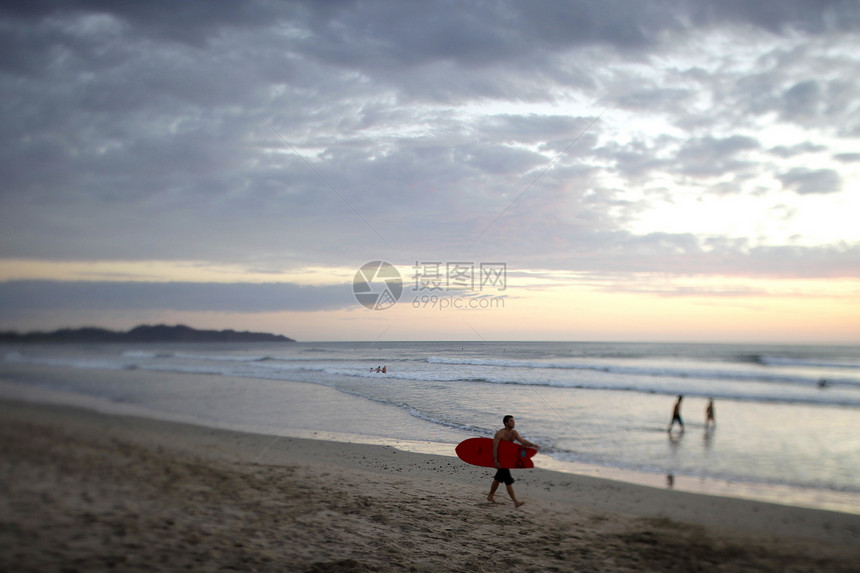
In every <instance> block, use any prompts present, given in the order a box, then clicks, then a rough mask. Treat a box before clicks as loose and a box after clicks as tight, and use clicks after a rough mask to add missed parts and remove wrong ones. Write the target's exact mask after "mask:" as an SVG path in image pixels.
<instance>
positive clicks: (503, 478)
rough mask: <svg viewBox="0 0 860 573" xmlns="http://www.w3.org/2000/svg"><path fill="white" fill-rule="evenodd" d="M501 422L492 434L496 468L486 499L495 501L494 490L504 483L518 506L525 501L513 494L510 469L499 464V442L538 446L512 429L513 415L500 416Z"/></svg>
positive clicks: (512, 480)
mask: <svg viewBox="0 0 860 573" xmlns="http://www.w3.org/2000/svg"><path fill="white" fill-rule="evenodd" d="M502 423H503V424H504V425H505V427H504V428H502V429H501V430H499V431H498V432H496V435H495V436H493V463H494V464H495V466H496V468H498V469H497V471H496V475H495V476H494V477H493V484H492V485H491V486H490V495H488V496H487V500H488V501H491V502H493V503H497V502H496V499H495V497H494V496H495V495H496V490H497V489H499V484H500V483H504V484H505V487H506V488H507V490H508V495H509V496H511V499H512V500H514V506H515V507H519V506H521V505H522V504H524V503H525V502H524V501H520V500H518V499H517V496H516V495H515V494H514V478H513V476H512V475H511V470H509V469H508V468H503V467H501V466H500V465H499V442H502V441H505V442H513V441H517V442H519V443H521V444H523V445H524V446H528V447H530V448H534V449H536V450H537V449H540V448H539V447H538V446H537V445H535V444H533V443H531V442H530V441H528V440H526V439H525V438H523V437H522V436H520V434H519V432H517V431H516V430H515V429H514V426H515V425H516V421H515V420H514V417H513V416H505V417H504V418H502Z"/></svg>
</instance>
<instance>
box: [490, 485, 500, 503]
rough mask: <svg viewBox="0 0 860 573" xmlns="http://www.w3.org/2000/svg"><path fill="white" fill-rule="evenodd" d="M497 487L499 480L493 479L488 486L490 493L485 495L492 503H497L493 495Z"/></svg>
mask: <svg viewBox="0 0 860 573" xmlns="http://www.w3.org/2000/svg"><path fill="white" fill-rule="evenodd" d="M497 489H499V482H497V481H496V480H493V485H491V486H490V495H488V496H487V501H490V502H492V503H499V502H497V501H496V498H494V497H493V496H494V495H496V490H497Z"/></svg>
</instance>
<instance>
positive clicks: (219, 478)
mask: <svg viewBox="0 0 860 573" xmlns="http://www.w3.org/2000/svg"><path fill="white" fill-rule="evenodd" d="M0 419H2V424H0V452H2V456H0V546H2V547H3V551H2V557H0V568H2V569H3V570H8V571H94V570H99V571H103V570H109V569H115V570H122V571H145V570H146V571H151V570H204V571H221V570H241V571H252V570H253V571H499V570H510V569H516V570H520V571H700V570H709V571H857V563H858V562H860V516H858V515H852V514H847V513H838V512H828V511H820V510H812V509H803V508H795V507H787V506H780V505H773V504H766V503H759V502H754V501H747V500H738V499H727V498H720V497H712V496H705V495H698V494H690V493H684V492H678V491H672V490H666V489H657V488H649V487H644V486H638V485H630V484H625V483H621V482H614V481H610V480H603V479H597V478H591V477H584V476H576V475H571V474H563V473H556V472H551V471H547V470H524V471H520V472H518V473H517V474H516V475H515V477H517V478H519V479H518V482H517V484H516V488H517V494H518V496H519V497H520V498H521V499H522V500H524V501H525V502H526V504H525V505H524V506H523V507H521V508H514V506H513V504H512V503H511V502H510V500H508V499H507V496H503V495H497V500H499V501H503V502H504V503H497V504H491V503H489V502H488V501H487V500H486V495H487V492H488V489H489V484H490V477H491V472H490V471H489V470H486V469H482V468H476V467H472V466H467V465H465V464H463V463H462V462H460V461H459V460H457V459H455V458H449V457H445V456H433V455H425V454H416V453H407V452H403V451H399V450H396V449H394V448H392V447H385V446H373V445H363V444H345V443H337V442H328V441H322V440H302V439H293V438H277V437H272V436H265V435H255V434H246V433H240V432H231V431H224V430H218V429H211V428H205V427H198V426H191V425H185V424H178V423H172V422H163V421H154V420H148V419H143V418H136V417H127V416H110V415H105V414H100V413H95V412H91V411H87V410H83V409H77V408H71V407H66V406H55V405H40V404H33V403H24V402H13V401H3V402H0ZM500 493H503V492H500Z"/></svg>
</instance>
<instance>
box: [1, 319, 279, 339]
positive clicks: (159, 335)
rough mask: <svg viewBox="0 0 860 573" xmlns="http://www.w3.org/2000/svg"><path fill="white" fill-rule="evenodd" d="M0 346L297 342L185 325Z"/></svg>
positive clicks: (73, 333)
mask: <svg viewBox="0 0 860 573" xmlns="http://www.w3.org/2000/svg"><path fill="white" fill-rule="evenodd" d="M0 342H7V343H8V342H79V343H93V342H295V340H293V339H292V338H287V337H286V336H281V335H280V334H267V333H265V332H247V331H246V332H237V331H235V330H197V329H194V328H191V327H190V326H185V325H182V324H179V325H176V326H167V325H165V324H159V325H155V326H150V325H141V326H137V327H135V328H132V329H131V330H129V331H128V332H116V331H113V330H106V329H104V328H75V329H72V328H64V329H61V330H55V331H53V332H30V333H27V334H18V333H17V332H0Z"/></svg>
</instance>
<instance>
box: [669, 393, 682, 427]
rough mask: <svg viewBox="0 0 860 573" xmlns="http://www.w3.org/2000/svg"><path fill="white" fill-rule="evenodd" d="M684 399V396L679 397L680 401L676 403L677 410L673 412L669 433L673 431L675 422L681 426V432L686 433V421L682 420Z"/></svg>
mask: <svg viewBox="0 0 860 573" xmlns="http://www.w3.org/2000/svg"><path fill="white" fill-rule="evenodd" d="M683 399H684V397H683V396H678V401H677V402H675V408H674V409H673V410H672V421H671V422H670V423H669V428H668V429H667V430H666V431H667V432H671V431H672V428H673V427H674V426H675V422H678V424H680V426H681V431H682V432H683V431H684V420H682V419H681V400H683Z"/></svg>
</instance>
